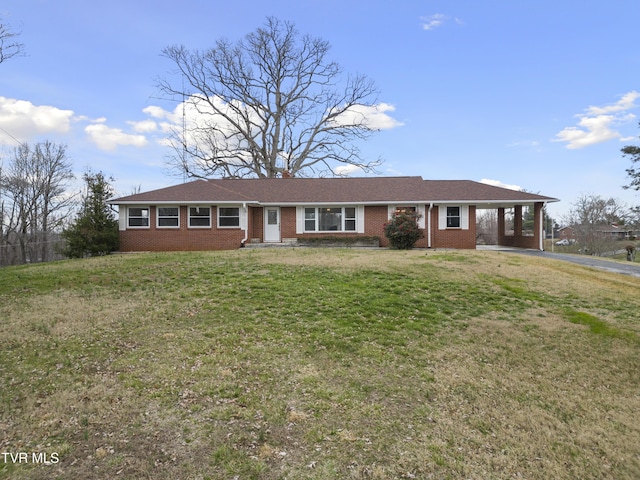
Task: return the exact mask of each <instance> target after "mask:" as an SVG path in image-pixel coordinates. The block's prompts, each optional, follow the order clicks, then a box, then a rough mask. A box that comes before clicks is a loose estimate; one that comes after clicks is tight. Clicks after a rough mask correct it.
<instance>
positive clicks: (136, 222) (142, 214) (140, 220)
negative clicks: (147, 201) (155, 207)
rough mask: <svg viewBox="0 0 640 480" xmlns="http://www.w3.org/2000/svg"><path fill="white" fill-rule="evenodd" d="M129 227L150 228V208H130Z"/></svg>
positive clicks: (128, 214)
mask: <svg viewBox="0 0 640 480" xmlns="http://www.w3.org/2000/svg"><path fill="white" fill-rule="evenodd" d="M127 226H129V227H130V228H149V207H129V208H128V209H127Z"/></svg>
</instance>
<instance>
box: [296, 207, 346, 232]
mask: <svg viewBox="0 0 640 480" xmlns="http://www.w3.org/2000/svg"><path fill="white" fill-rule="evenodd" d="M304 230H305V231H306V232H354V231H356V208H355V207H308V208H305V209H304Z"/></svg>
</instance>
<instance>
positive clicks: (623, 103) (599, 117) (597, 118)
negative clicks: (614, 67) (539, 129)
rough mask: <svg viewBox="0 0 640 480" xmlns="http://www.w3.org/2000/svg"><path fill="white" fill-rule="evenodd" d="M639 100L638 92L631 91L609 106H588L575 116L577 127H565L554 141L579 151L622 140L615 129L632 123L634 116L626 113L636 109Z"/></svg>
mask: <svg viewBox="0 0 640 480" xmlns="http://www.w3.org/2000/svg"><path fill="white" fill-rule="evenodd" d="M638 98H640V92H637V91H635V90H634V91H631V92H629V93H627V94H625V95H623V96H622V98H621V99H620V100H619V101H618V102H616V103H614V104H611V105H605V106H602V107H596V106H590V107H588V108H587V109H586V113H583V114H579V115H576V117H577V118H579V121H578V125H577V126H574V127H566V128H564V129H562V130H561V131H560V132H558V133H557V134H556V138H555V141H557V142H567V148H569V149H579V148H584V147H588V146H590V145H595V144H597V143H602V142H607V141H609V140H613V139H616V138H617V139H620V140H624V139H626V138H628V137H623V136H622V134H621V133H620V132H618V131H617V130H616V128H617V127H618V126H620V125H625V124H628V123H630V122H632V121H633V120H634V119H635V118H636V116H635V115H634V114H632V113H626V112H628V110H631V109H634V108H637V107H638V105H636V104H635V101H636V100H637V99H638Z"/></svg>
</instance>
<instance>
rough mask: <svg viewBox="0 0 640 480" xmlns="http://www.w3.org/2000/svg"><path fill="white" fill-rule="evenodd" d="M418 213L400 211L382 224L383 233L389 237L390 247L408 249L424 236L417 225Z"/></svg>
mask: <svg viewBox="0 0 640 480" xmlns="http://www.w3.org/2000/svg"><path fill="white" fill-rule="evenodd" d="M419 218H420V215H419V214H417V213H410V212H400V213H396V214H395V215H393V217H391V219H390V220H389V222H388V223H385V225H384V235H385V236H386V237H387V238H388V239H389V244H390V245H391V248H395V249H397V250H410V249H412V248H413V246H414V245H415V244H416V242H417V241H418V240H419V239H421V238H422V237H424V234H423V233H422V230H421V229H420V227H419V226H418V220H419Z"/></svg>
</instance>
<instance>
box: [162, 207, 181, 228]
mask: <svg viewBox="0 0 640 480" xmlns="http://www.w3.org/2000/svg"><path fill="white" fill-rule="evenodd" d="M156 217H157V220H156V223H157V226H158V228H180V207H158V208H157V215H156Z"/></svg>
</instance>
